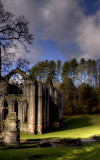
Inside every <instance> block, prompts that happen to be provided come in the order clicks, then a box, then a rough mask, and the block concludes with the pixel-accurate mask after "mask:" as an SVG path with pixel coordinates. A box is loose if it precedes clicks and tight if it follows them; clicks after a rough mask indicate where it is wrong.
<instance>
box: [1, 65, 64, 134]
mask: <svg viewBox="0 0 100 160" xmlns="http://www.w3.org/2000/svg"><path fill="white" fill-rule="evenodd" d="M17 73H18V74H20V75H21V76H22V77H23V79H24V83H22V84H16V85H15V84H11V83H10V78H11V76H13V75H14V74H17ZM10 112H16V115H17V117H18V119H19V120H20V131H22V132H27V133H31V134H36V133H38V134H42V133H43V132H47V131H48V130H51V129H52V128H59V127H60V125H61V121H62V104H61V94H60V93H59V92H58V91H57V89H56V88H54V87H53V84H52V83H49V82H48V83H45V84H42V83H40V82H36V81H33V80H32V79H30V77H29V76H28V75H27V74H26V73H25V72H23V71H21V70H20V69H19V68H17V69H15V70H13V71H11V72H10V73H9V74H8V75H7V76H5V77H3V79H2V80H0V132H3V131H4V127H5V120H6V116H7V114H8V113H10Z"/></svg>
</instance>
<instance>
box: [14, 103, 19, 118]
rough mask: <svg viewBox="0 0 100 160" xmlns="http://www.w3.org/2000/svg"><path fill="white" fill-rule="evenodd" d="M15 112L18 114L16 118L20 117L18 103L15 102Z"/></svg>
mask: <svg viewBox="0 0 100 160" xmlns="http://www.w3.org/2000/svg"><path fill="white" fill-rule="evenodd" d="M14 112H16V116H17V117H18V102H17V101H15V103H14Z"/></svg>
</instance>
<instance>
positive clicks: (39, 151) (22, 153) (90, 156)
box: [0, 142, 100, 160]
mask: <svg viewBox="0 0 100 160" xmlns="http://www.w3.org/2000/svg"><path fill="white" fill-rule="evenodd" d="M1 149H2V150H1ZM19 159H21V160H39V159H41V160H100V144H99V143H96V142H89V143H83V146H80V147H57V148H56V147H55V148H26V149H7V148H6V149H5V148H4V147H0V160H19Z"/></svg>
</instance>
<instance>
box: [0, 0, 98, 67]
mask: <svg viewBox="0 0 100 160" xmlns="http://www.w3.org/2000/svg"><path fill="white" fill-rule="evenodd" d="M1 2H2V3H3V4H4V6H5V8H6V9H7V10H8V11H10V12H12V13H14V14H15V15H16V16H19V15H24V16H25V17H26V18H27V20H28V21H29V22H30V30H31V32H32V33H33V35H34V41H33V45H32V46H29V49H30V50H31V52H30V53H28V54H27V53H25V51H24V50H23V48H22V47H20V54H21V56H24V57H26V58H27V59H28V60H30V61H31V63H33V64H35V63H36V62H37V61H41V60H45V59H48V60H55V61H56V60H58V59H60V60H62V62H64V61H67V60H70V59H72V58H76V59H77V60H79V59H80V58H82V57H83V58H85V59H88V58H92V59H98V58H100V0H1Z"/></svg>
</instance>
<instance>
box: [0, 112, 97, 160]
mask: <svg viewBox="0 0 100 160" xmlns="http://www.w3.org/2000/svg"><path fill="white" fill-rule="evenodd" d="M92 134H100V116H99V115H92V116H90V115H86V116H72V117H65V118H64V123H63V126H62V128H61V129H60V130H58V131H54V132H50V133H45V134H43V135H28V134H21V139H32V138H34V139H36V138H68V137H69V138H79V137H80V138H88V137H89V136H90V135H92ZM28 145H29V144H28ZM23 146H24V145H22V148H20V149H15V148H14V149H11V148H7V146H5V147H4V146H3V147H2V146H1V147H0V160H19V159H21V160H40V159H41V160H100V143H97V142H88V143H82V146H77V147H51V148H49V147H47V148H32V145H29V146H30V148H29V147H27V148H25V147H26V146H27V145H26V144H25V147H23Z"/></svg>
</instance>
